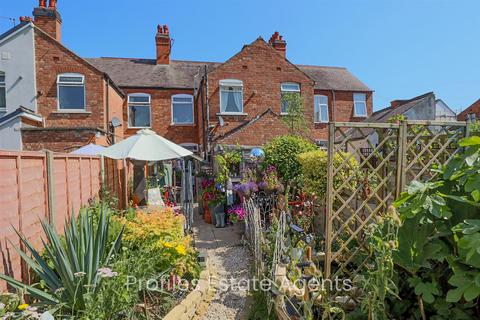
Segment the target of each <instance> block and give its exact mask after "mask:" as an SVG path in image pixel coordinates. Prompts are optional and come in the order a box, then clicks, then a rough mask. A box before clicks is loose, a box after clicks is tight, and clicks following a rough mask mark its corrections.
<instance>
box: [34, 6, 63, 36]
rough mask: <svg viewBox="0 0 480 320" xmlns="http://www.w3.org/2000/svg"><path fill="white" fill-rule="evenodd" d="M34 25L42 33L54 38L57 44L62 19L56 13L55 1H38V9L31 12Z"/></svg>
mask: <svg viewBox="0 0 480 320" xmlns="http://www.w3.org/2000/svg"><path fill="white" fill-rule="evenodd" d="M33 16H34V18H35V20H34V23H35V25H36V26H37V27H39V28H40V29H42V30H43V31H44V32H46V33H47V34H49V35H50V36H52V37H53V38H55V39H56V40H57V41H58V42H60V41H61V39H62V17H61V16H60V13H59V12H58V11H57V0H50V2H49V3H48V8H47V0H39V2H38V7H36V8H35V9H34V10H33Z"/></svg>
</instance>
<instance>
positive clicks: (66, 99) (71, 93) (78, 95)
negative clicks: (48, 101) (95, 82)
mask: <svg viewBox="0 0 480 320" xmlns="http://www.w3.org/2000/svg"><path fill="white" fill-rule="evenodd" d="M58 101H59V102H60V109H85V87H84V86H59V87H58Z"/></svg>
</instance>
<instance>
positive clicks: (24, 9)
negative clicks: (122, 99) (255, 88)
mask: <svg viewBox="0 0 480 320" xmlns="http://www.w3.org/2000/svg"><path fill="white" fill-rule="evenodd" d="M4 1H5V2H8V3H9V4H8V5H5V4H3V5H2V8H1V11H0V16H2V17H14V18H17V20H18V17H19V16H21V15H31V12H32V8H33V7H34V6H36V5H37V3H38V1H36V0H16V1H6V0H4ZM58 2H59V11H60V13H61V14H62V17H63V42H64V44H65V45H67V46H68V47H69V48H70V49H72V50H74V51H75V52H76V53H78V54H79V55H81V56H83V57H99V56H117V57H139V58H153V57H154V56H155V48H154V36H155V32H156V25H157V24H158V23H160V24H168V25H169V27H170V33H171V34H172V37H173V38H174V39H175V43H174V47H173V52H172V58H173V59H179V60H182V59H184V60H198V61H225V60H226V59H228V58H229V57H230V56H232V55H233V54H235V53H236V52H237V51H239V50H240V49H241V48H242V46H243V45H244V44H246V43H250V42H252V41H253V40H254V39H256V38H257V37H258V36H262V37H263V38H264V39H266V40H268V38H269V37H270V35H271V34H272V33H273V32H274V31H279V32H280V33H281V34H282V35H283V36H284V38H285V39H286V41H287V57H288V59H289V60H290V61H292V62H294V63H297V64H312V65H326V66H344V67H347V68H348V69H349V70H350V71H351V72H353V73H354V74H355V75H356V76H357V77H359V78H360V79H361V80H362V81H364V82H365V83H366V84H367V85H368V86H370V87H371V88H372V89H373V90H375V95H374V103H375V109H379V108H381V107H384V106H387V105H388V104H389V101H390V100H394V99H403V98H410V97H414V96H416V95H419V94H422V93H425V92H428V91H434V92H435V93H436V94H437V97H439V98H442V99H443V100H444V101H445V102H446V103H447V104H449V105H450V106H451V107H452V108H453V109H454V110H459V109H464V108H465V107H467V106H469V105H470V104H471V103H472V102H474V101H475V100H477V99H478V98H480V41H479V37H480V20H479V17H478V12H480V1H478V0H335V1H334V0H331V1H324V0H316V1H314V0H311V1H310V0H296V1H292V0H290V1H285V0H277V1H273V0H242V1H239V0H230V1H212V0H195V1H191V0H190V1H179V0H175V1H174V0H172V1H163V0H136V1H135V0H130V1H127V0H102V1H98V0H97V1H93V0H92V1H72V0H68V1H67V0H59V1H58ZM10 26H11V22H9V21H8V20H6V19H0V32H3V31H5V30H6V29H8V28H9V27H10Z"/></svg>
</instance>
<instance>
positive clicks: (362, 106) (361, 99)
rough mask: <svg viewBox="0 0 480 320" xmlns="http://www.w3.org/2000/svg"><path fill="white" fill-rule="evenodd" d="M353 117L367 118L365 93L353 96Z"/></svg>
mask: <svg viewBox="0 0 480 320" xmlns="http://www.w3.org/2000/svg"><path fill="white" fill-rule="evenodd" d="M353 116H354V117H366V116H367V95H366V94H365V93H354V94H353Z"/></svg>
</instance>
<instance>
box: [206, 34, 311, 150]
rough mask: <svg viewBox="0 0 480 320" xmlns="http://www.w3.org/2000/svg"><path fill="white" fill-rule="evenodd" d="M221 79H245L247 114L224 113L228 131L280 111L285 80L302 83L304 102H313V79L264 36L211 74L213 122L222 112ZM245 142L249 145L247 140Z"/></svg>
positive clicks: (244, 109)
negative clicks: (232, 114) (261, 114)
mask: <svg viewBox="0 0 480 320" xmlns="http://www.w3.org/2000/svg"><path fill="white" fill-rule="evenodd" d="M222 79H238V80H242V81H243V105H244V106H243V111H244V113H246V114H247V115H244V116H223V118H224V120H225V122H226V123H227V124H228V126H227V127H225V128H224V130H227V131H228V130H231V129H233V128H235V127H236V126H238V125H239V124H241V123H243V122H245V121H248V120H250V119H252V118H254V117H255V116H257V115H258V114H260V113H262V112H264V111H265V110H266V109H268V108H271V109H272V110H273V111H274V112H276V113H280V104H281V91H280V85H281V83H282V82H297V83H300V88H301V93H302V97H303V99H304V103H305V105H313V83H314V82H313V80H312V79H310V78H309V77H308V76H307V75H305V74H304V73H303V72H302V71H300V70H299V69H297V68H296V67H295V66H294V65H292V64H291V63H289V62H288V61H287V60H285V59H284V58H283V57H282V55H281V54H280V53H279V52H278V51H276V50H275V49H273V48H272V47H270V46H269V45H268V44H266V43H265V42H264V41H263V40H261V39H258V40H256V41H254V42H253V43H252V44H251V45H248V46H245V47H244V48H243V49H242V51H241V52H239V53H238V54H237V55H235V56H233V57H232V58H231V59H230V60H228V61H227V62H225V64H223V65H221V66H220V67H218V68H217V69H215V70H214V71H212V72H211V73H210V74H209V75H208V84H209V92H208V97H209V104H210V121H211V122H212V123H216V122H218V117H217V113H219V112H220V86H219V81H220V80H222ZM307 110H308V111H307V117H311V118H312V119H313V110H311V109H307ZM220 131H221V130H220ZM243 144H245V145H247V143H243Z"/></svg>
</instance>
